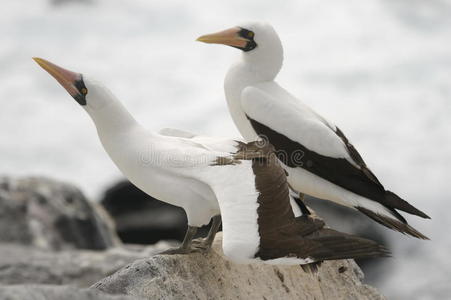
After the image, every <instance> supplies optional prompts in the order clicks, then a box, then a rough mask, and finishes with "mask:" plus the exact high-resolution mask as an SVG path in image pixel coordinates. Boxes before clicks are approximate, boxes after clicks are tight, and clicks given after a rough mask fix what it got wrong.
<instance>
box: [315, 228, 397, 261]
mask: <svg viewBox="0 0 451 300" xmlns="http://www.w3.org/2000/svg"><path fill="white" fill-rule="evenodd" d="M308 239H309V240H313V241H315V242H318V243H320V244H321V248H320V249H318V250H317V251H315V253H313V254H312V257H314V258H315V259H316V260H319V261H322V260H334V259H356V258H369V257H389V256H390V252H389V251H388V250H387V249H386V248H385V247H384V246H382V245H379V244H378V243H376V242H374V241H371V240H368V239H364V238H361V237H357V236H354V235H350V234H346V233H342V232H339V231H336V230H333V229H328V228H323V229H321V230H319V231H318V232H317V233H316V234H312V236H311V237H308Z"/></svg>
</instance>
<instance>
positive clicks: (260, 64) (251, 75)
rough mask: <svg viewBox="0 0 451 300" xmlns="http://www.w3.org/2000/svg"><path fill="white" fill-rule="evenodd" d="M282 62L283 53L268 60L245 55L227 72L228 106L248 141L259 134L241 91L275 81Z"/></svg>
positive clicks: (225, 82) (225, 87) (225, 84)
mask: <svg viewBox="0 0 451 300" xmlns="http://www.w3.org/2000/svg"><path fill="white" fill-rule="evenodd" d="M244 55H246V54H244ZM282 62H283V54H282V53H280V55H276V56H275V58H273V59H272V60H267V61H265V60H264V59H263V60H259V61H256V60H254V59H248V58H245V57H243V58H241V59H240V60H239V61H238V62H237V63H235V64H234V65H232V66H231V67H230V69H229V71H228V72H227V75H226V77H225V81H224V91H225V96H226V100H227V106H228V108H229V111H230V114H231V116H232V119H233V121H234V123H235V125H236V126H237V128H238V130H239V131H240V133H241V135H242V136H243V137H244V138H245V139H246V140H247V141H253V140H255V139H256V138H257V135H256V133H255V131H254V130H253V128H252V126H251V125H250V123H249V121H248V120H247V118H246V115H245V113H244V111H243V109H242V107H241V93H242V92H243V90H244V89H245V88H246V87H248V86H253V85H255V84H258V83H262V82H268V81H273V80H274V79H275V77H276V76H277V74H278V73H279V70H280V68H281V67H282Z"/></svg>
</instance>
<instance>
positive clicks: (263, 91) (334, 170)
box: [197, 23, 429, 239]
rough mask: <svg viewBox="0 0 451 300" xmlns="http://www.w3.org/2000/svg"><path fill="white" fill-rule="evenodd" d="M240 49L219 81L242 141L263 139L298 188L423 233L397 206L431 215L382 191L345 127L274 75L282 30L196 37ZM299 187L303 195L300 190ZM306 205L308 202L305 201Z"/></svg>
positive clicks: (245, 29)
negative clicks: (273, 150)
mask: <svg viewBox="0 0 451 300" xmlns="http://www.w3.org/2000/svg"><path fill="white" fill-rule="evenodd" d="M197 40H198V41H201V42H205V43H215V44H224V45H228V46H232V47H234V48H238V49H240V50H242V55H241V57H240V59H239V60H238V62H236V63H235V64H233V65H232V66H231V67H230V69H229V71H228V72H227V75H226V78H225V83H224V88H225V95H226V99H227V104H228V107H229V111H230V113H231V116H232V119H233V121H234V123H235V125H236V126H237V128H238V130H239V131H240V132H241V134H242V135H243V137H244V138H245V139H246V140H247V141H255V140H256V139H258V138H264V139H266V140H268V141H269V142H270V143H271V144H272V145H273V146H274V148H275V150H276V152H277V154H278V157H279V159H280V161H281V162H282V163H283V167H284V168H285V169H286V170H287V172H288V174H289V176H288V182H289V184H290V187H292V188H293V189H294V190H295V191H297V192H299V193H302V194H308V195H311V196H314V197H317V198H320V199H325V200H330V201H333V202H336V203H338V204H340V205H344V206H347V207H351V208H354V209H356V210H358V211H360V212H362V213H363V214H365V215H367V216H368V217H370V218H371V219H373V220H375V221H376V222H378V223H380V224H382V225H385V226H387V227H388V228H391V229H393V230H397V231H399V232H402V233H406V234H409V235H411V236H414V237H417V238H421V239H427V237H426V236H424V235H423V234H421V233H420V232H418V231H417V230H415V229H414V228H412V227H411V226H410V225H408V224H407V221H406V220H405V219H404V217H402V216H401V215H400V214H399V213H398V212H397V209H398V210H402V211H404V212H407V213H410V214H414V215H417V216H420V217H423V218H429V217H428V216H427V215H426V214H425V213H423V212H422V211H420V210H418V209H417V208H415V207H413V206H412V205H410V204H409V203H408V202H407V201H405V200H403V199H401V198H400V197H398V196H397V195H396V194H394V193H392V192H390V191H387V190H385V188H384V186H383V185H382V184H381V183H380V182H379V180H378V179H377V178H376V176H375V175H374V174H373V173H372V172H371V171H370V169H369V168H368V167H367V165H366V164H365V162H364V161H363V159H362V157H361V156H360V154H359V153H358V152H357V150H356V149H355V148H354V146H353V145H352V144H351V143H350V142H349V140H348V139H347V138H346V136H345V135H344V134H343V132H342V131H341V130H340V129H339V128H338V127H337V126H335V125H334V124H332V123H331V122H329V121H327V120H326V119H325V118H323V117H321V116H320V115H319V114H317V113H316V112H315V111H313V110H312V109H311V108H309V107H308V106H307V105H305V104H304V103H302V102H301V101H300V100H299V99H297V98H295V97H294V96H293V95H291V94H290V93H289V92H288V91H286V90H285V89H284V88H282V87H281V86H280V85H279V84H277V82H275V81H274V79H275V77H276V76H277V74H278V73H279V71H280V69H281V67H282V63H283V49H282V43H281V41H280V39H279V36H278V35H277V33H276V32H275V30H274V29H273V27H272V26H271V25H269V24H267V23H250V24H246V25H243V26H240V27H234V28H231V29H227V30H225V31H221V32H218V33H214V34H208V35H203V36H201V37H199V38H198V39H197ZM302 194H301V196H300V197H301V198H302V197H303V195H302ZM303 210H304V211H306V212H307V211H308V209H307V208H306V207H305V205H304V206H303Z"/></svg>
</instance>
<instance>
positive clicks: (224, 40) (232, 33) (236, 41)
mask: <svg viewBox="0 0 451 300" xmlns="http://www.w3.org/2000/svg"><path fill="white" fill-rule="evenodd" d="M240 30H241V28H239V27H233V28H230V29H227V30H224V31H220V32H216V33H212V34H206V35H203V36H200V37H198V38H197V40H196V41H199V42H204V43H208V44H223V45H227V46H232V47H238V48H244V47H246V44H247V42H248V40H246V39H245V38H243V37H241V36H239V35H238V33H239V32H240Z"/></svg>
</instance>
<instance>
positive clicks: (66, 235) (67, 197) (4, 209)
mask: <svg viewBox="0 0 451 300" xmlns="http://www.w3.org/2000/svg"><path fill="white" fill-rule="evenodd" d="M0 228H1V229H2V230H1V231H0V242H10V243H11V242H13V243H20V244H25V245H32V246H37V247H40V248H43V249H53V250H60V249H96V250H103V249H107V248H109V247H113V246H117V245H119V244H120V241H119V239H118V237H117V235H116V233H115V230H114V226H113V223H112V221H111V220H110V219H109V217H108V216H107V214H106V213H105V212H104V211H103V210H102V208H100V206H98V205H96V204H94V203H90V202H89V201H88V200H87V199H86V197H85V196H84V195H83V193H82V192H81V191H80V190H79V189H77V188H76V187H74V186H72V185H69V184H66V183H62V182H58V181H54V180H51V179H46V178H37V177H36V178H22V179H11V178H7V177H2V178H0Z"/></svg>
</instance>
